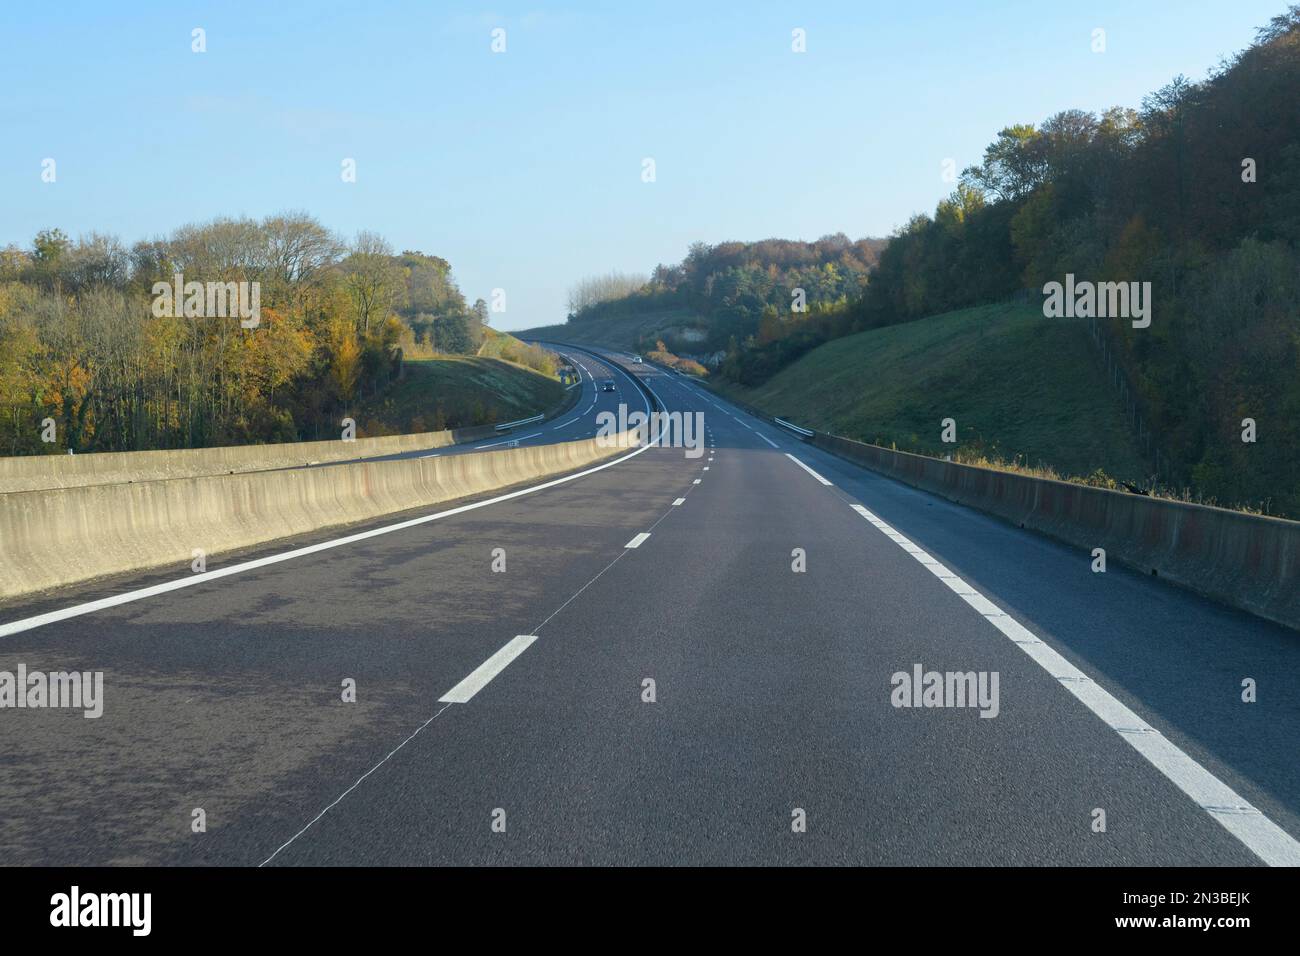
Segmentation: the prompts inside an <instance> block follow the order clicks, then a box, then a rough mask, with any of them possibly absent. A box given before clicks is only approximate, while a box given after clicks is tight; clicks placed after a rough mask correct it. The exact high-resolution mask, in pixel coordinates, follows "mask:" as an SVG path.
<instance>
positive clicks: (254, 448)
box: [0, 425, 495, 493]
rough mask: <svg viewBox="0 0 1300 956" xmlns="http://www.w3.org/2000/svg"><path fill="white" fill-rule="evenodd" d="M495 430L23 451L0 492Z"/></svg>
mask: <svg viewBox="0 0 1300 956" xmlns="http://www.w3.org/2000/svg"><path fill="white" fill-rule="evenodd" d="M492 434H495V432H494V430H493V428H492V426H491V425H484V426H482V427H479V428H461V429H455V430H450V431H440V432H419V433H417V434H413V435H388V436H384V437H382V438H358V439H357V440H355V441H342V440H337V439H336V440H334V441H305V442H282V443H277V444H270V445H233V446H226V447H220V448H181V449H175V450H171V451H110V452H95V453H92V454H86V455H24V456H18V457H10V458H0V493H7V492H13V491H35V490H38V489H41V488H76V487H80V486H82V485H100V484H111V483H113V482H125V481H158V480H161V479H166V478H198V477H201V476H204V475H227V474H232V473H234V474H238V473H241V472H248V471H268V470H271V469H274V468H301V467H304V466H306V465H311V464H323V463H326V462H336V461H350V460H353V459H358V458H379V457H382V456H384V455H396V454H400V453H402V452H407V451H419V450H423V449H428V448H444V447H446V446H448V445H455V444H459V443H460V442H466V441H474V440H476V439H478V438H483V437H486V436H488V435H492Z"/></svg>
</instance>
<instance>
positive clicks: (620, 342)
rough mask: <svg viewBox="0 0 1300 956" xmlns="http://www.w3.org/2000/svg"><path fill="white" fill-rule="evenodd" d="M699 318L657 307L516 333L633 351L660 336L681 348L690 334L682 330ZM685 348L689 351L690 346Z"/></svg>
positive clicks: (681, 310) (548, 340)
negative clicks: (684, 339)
mask: <svg viewBox="0 0 1300 956" xmlns="http://www.w3.org/2000/svg"><path fill="white" fill-rule="evenodd" d="M699 321H700V320H699V318H698V317H697V316H695V315H694V314H693V313H691V312H689V311H687V310H685V309H658V310H653V311H647V312H632V313H629V314H626V315H608V316H603V317H602V318H600V319H599V320H594V321H587V322H565V323H562V324H560V325H543V326H539V327H537V328H535V329H526V330H524V331H522V332H517V333H515V334H516V335H519V336H521V337H523V338H528V339H538V340H541V341H543V342H572V343H574V344H575V345H599V346H602V347H604V348H610V349H621V350H624V351H629V352H633V351H637V350H639V349H641V348H642V346H643V343H645V342H647V341H653V340H655V339H660V338H662V339H665V340H666V341H671V342H672V344H673V345H675V346H676V347H678V348H682V347H683V346H682V340H683V338H685V337H689V336H690V335H691V333H690V332H686V334H685V336H683V334H682V332H683V330H688V329H693V328H696V327H697V325H698V323H699ZM685 351H689V348H686V349H685Z"/></svg>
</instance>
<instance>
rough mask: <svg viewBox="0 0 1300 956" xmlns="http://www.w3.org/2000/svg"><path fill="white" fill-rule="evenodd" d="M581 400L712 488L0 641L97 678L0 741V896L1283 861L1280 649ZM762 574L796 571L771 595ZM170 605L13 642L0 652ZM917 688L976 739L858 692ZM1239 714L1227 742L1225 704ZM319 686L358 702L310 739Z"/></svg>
mask: <svg viewBox="0 0 1300 956" xmlns="http://www.w3.org/2000/svg"><path fill="white" fill-rule="evenodd" d="M581 361H582V362H584V363H586V364H587V365H588V370H589V371H590V372H591V373H592V374H593V375H594V377H596V378H600V377H602V376H603V375H604V373H603V372H601V371H598V370H597V369H596V366H597V365H598V364H600V363H601V362H602V360H597V359H592V358H589V357H586V356H584V357H583V358H582V359H581ZM603 361H609V362H611V363H612V364H613V365H614V366H616V368H617V373H616V374H617V376H618V379H619V382H620V393H619V395H618V396H616V398H619V399H621V400H625V401H629V404H631V400H632V399H633V398H634V397H635V396H637V395H638V390H637V389H636V388H635V386H634V384H633V382H632V378H631V376H632V375H639V376H643V377H644V379H645V381H646V382H647V384H648V385H649V386H650V387H651V388H652V389H653V390H654V392H655V393H656V394H657V395H658V396H659V397H660V399H661V400H662V402H663V403H664V405H665V406H666V407H667V408H669V409H671V410H676V411H686V412H693V411H702V412H703V413H704V415H705V422H706V426H707V431H706V435H707V441H706V444H707V453H706V454H704V455H703V456H702V457H699V458H691V457H688V456H687V455H686V454H684V451H683V450H682V449H680V448H662V447H654V448H650V449H648V450H646V451H644V452H641V453H638V454H633V455H628V456H626V457H623V458H620V459H619V460H617V461H616V463H613V464H609V465H608V466H606V467H601V468H598V469H595V470H593V471H591V473H589V474H586V475H585V476H584V477H581V478H579V479H576V480H573V481H569V482H564V483H561V484H558V485H554V486H552V487H548V488H546V489H544V490H541V491H538V492H536V493H534V494H527V495H523V496H520V497H514V498H511V499H509V500H506V501H500V502H497V503H493V504H487V505H485V506H483V507H479V508H475V509H472V510H465V511H460V512H458V513H455V514H452V515H448V516H447V517H444V518H441V519H438V520H435V521H430V522H427V523H424V524H420V525H418V526H415V527H410V528H406V529H404V530H400V531H395V532H392V533H389V534H382V535H378V536H375V537H371V538H368V539H366V540H364V541H361V542H357V543H355V544H350V545H346V546H342V547H336V548H331V549H327V550H323V551H319V552H317V553H314V554H310V555H307V556H304V557H301V558H295V559H293V560H289V561H285V562H282V563H278V564H273V565H269V566H264V567H259V568H255V569H250V570H247V571H243V572H241V573H238V574H233V575H231V576H228V577H225V578H222V579H219V580H214V581H211V582H208V583H204V584H201V585H198V586H194V587H189V588H184V589H181V590H178V591H174V592H170V593H167V594H162V595H157V596H152V597H142V598H140V599H139V600H132V601H128V602H126V603H123V604H120V605H117V606H114V607H111V608H107V609H103V610H99V611H95V612H92V613H85V614H79V615H77V616H73V617H68V618H67V619H64V620H60V621H57V622H54V623H50V624H46V625H44V626H38V627H28V628H25V629H22V628H14V627H10V628H9V630H10V631H13V633H8V634H7V635H6V636H3V637H0V670H10V671H12V670H14V669H16V667H17V665H18V664H19V662H22V663H24V664H26V666H27V667H28V668H29V669H43V670H47V671H48V670H57V669H66V668H77V669H85V670H103V671H104V672H105V698H106V700H105V709H104V716H103V717H102V718H100V719H98V720H86V719H84V718H83V717H82V716H81V715H80V713H76V712H67V711H52V710H22V711H17V710H8V711H3V712H0V767H2V768H3V769H2V770H0V848H2V850H0V852H2V855H3V860H4V862H5V863H9V864H17V863H52V864H82V863H86V864H103V863H135V862H161V863H179V864H218V863H220V864H235V865H249V866H255V865H258V864H261V863H264V862H268V861H269V863H270V865H302V864H404V865H405V864H444V863H446V864H511V863H516V864H517V863H529V864H532V863H559V864H577V863H598V864H607V863H615V864H641V863H655V864H700V863H724V864H729V863H765V864H767V863H772V864H905V865H906V864H937V863H946V864H1032V865H1073V864H1136V865H1183V864H1246V865H1250V864H1257V863H1260V862H1262V860H1261V857H1265V858H1269V859H1272V860H1273V861H1274V862H1278V861H1281V862H1285V861H1287V860H1288V859H1289V858H1290V857H1288V854H1294V853H1295V852H1296V848H1297V846H1298V845H1297V843H1296V837H1298V836H1300V760H1297V740H1300V734H1297V730H1298V729H1300V703H1298V702H1300V640H1297V637H1296V635H1294V634H1293V633H1291V632H1288V631H1286V630H1284V629H1282V628H1279V627H1275V626H1273V625H1269V624H1266V623H1264V622H1261V621H1259V620H1257V619H1254V618H1252V617H1249V616H1247V615H1244V614H1240V613H1237V612H1234V611H1231V610H1228V609H1226V608H1223V607H1219V606H1217V605H1214V604H1211V603H1209V602H1207V601H1203V600H1201V599H1199V598H1197V597H1195V596H1193V595H1190V594H1188V593H1186V592H1183V591H1180V590H1178V589H1175V588H1172V587H1169V586H1167V585H1165V584H1163V583H1161V582H1159V581H1155V580H1151V579H1148V578H1145V577H1142V576H1139V575H1135V574H1132V573H1129V572H1126V571H1124V570H1122V569H1118V568H1114V567H1112V568H1111V570H1110V571H1108V572H1107V573H1106V574H1104V575H1103V574H1093V573H1092V572H1091V570H1090V567H1089V565H1090V556H1089V555H1086V554H1081V553H1078V552H1077V551H1074V550H1071V549H1068V548H1065V547H1063V546H1061V545H1058V544H1055V543H1053V542H1051V541H1048V540H1047V539H1045V538H1041V537H1039V536H1037V535H1034V534H1032V533H1029V532H1025V531H1023V530H1020V529H1017V528H1014V527H1012V526H1010V525H1008V524H1005V523H1003V522H1000V521H998V520H995V519H993V518H989V517H986V516H983V515H980V514H978V513H976V512H973V511H970V510H967V509H963V508H960V507H957V506H955V505H952V504H949V503H947V502H945V501H943V500H941V499H938V498H935V497H933V496H930V495H927V494H924V493H921V492H918V491H915V490H913V489H910V488H907V487H905V486H903V485H900V484H897V483H895V482H893V481H890V480H888V479H885V478H882V477H880V476H877V475H874V474H872V473H870V472H867V471H864V470H862V469H860V468H858V467H856V466H854V465H851V464H849V463H847V462H844V461H842V460H839V459H837V458H834V457H832V456H830V455H828V454H826V453H824V452H821V451H820V450H817V449H814V448H811V447H809V446H806V445H804V444H803V443H802V442H800V441H798V440H797V439H796V438H794V437H793V436H790V435H788V434H785V433H783V432H782V431H781V430H780V429H778V428H775V427H773V426H771V425H769V424H765V423H763V422H760V421H757V420H755V419H753V418H751V417H749V416H747V415H746V414H744V413H742V412H740V411H738V410H736V409H734V408H732V407H730V406H728V405H726V404H725V403H722V402H720V401H719V400H717V399H716V398H713V397H712V396H709V395H707V394H705V393H704V392H703V391H702V390H701V389H699V388H698V387H696V386H694V385H693V384H690V383H688V382H685V381H683V380H681V379H679V378H677V377H676V376H671V375H666V374H663V373H661V372H659V371H657V370H655V369H651V368H648V367H645V366H632V365H627V366H626V367H624V366H623V365H622V364H621V363H620V362H619V361H618V360H617V359H616V358H614V357H612V356H608V357H607V358H606V359H604V360H603ZM583 387H584V400H583V401H582V402H580V404H579V405H578V406H577V407H576V412H575V413H582V414H580V415H579V421H577V422H572V423H568V424H564V423H565V422H566V421H567V419H563V418H562V419H560V421H559V422H557V423H555V427H554V428H552V429H550V430H549V431H548V432H547V433H545V434H544V435H543V436H540V437H539V438H538V439H536V440H547V439H548V438H552V439H560V438H566V439H567V438H576V437H581V436H582V435H584V434H591V433H594V415H595V414H596V413H597V412H598V411H599V410H601V409H602V408H603V407H605V406H604V405H603V404H602V403H604V402H606V399H603V398H601V396H599V395H596V394H595V393H593V395H590V396H589V395H586V394H585V390H586V389H589V388H590V382H589V381H588V379H587V377H586V376H585V375H584V386H583ZM593 396H594V397H595V398H596V399H597V401H596V403H595V404H594V405H592V407H588V402H589V400H590V398H591V397H593ZM635 400H636V401H637V402H638V403H639V402H640V399H639V398H636V399H635ZM637 407H641V406H639V405H638V406H637ZM547 424H548V425H549V424H550V423H547ZM458 453H463V452H458ZM490 498H491V496H484V499H478V500H488V499H490ZM855 505H856V506H857V508H856V509H855V507H854V506H855ZM858 509H865V511H866V512H867V513H868V514H869V516H870V517H867V516H864V514H863V513H862V511H861V510H858ZM395 520H396V519H388V520H386V521H380V522H375V523H374V524H372V525H370V526H368V527H376V528H377V527H383V526H385V525H389V524H393V523H394V521H395ZM645 535H648V537H644V536H645ZM331 537H337V534H336V533H335V534H333V535H331V534H330V533H324V534H321V535H317V536H314V537H308V538H305V539H295V541H294V542H280V543H277V544H275V545H273V546H269V547H265V548H260V549H257V550H255V551H252V552H249V554H248V555H242V556H235V557H232V558H230V559H228V560H227V562H226V563H227V564H229V563H232V562H235V561H238V560H240V559H242V558H246V557H248V556H250V555H252V556H257V555H264V554H274V553H276V552H278V551H283V550H286V549H288V548H289V547H290V546H291V544H298V543H300V542H301V541H317V540H327V539H329V538H331ZM633 542H637V546H635V547H629V546H628V545H629V544H632V543H633ZM796 548H799V549H803V550H804V552H805V554H806V571H803V572H795V571H793V570H792V562H793V561H794V560H795V559H794V558H793V557H792V551H793V550H794V549H796ZM495 549H503V550H504V554H505V559H506V570H505V571H504V572H503V573H494V572H493V571H492V562H493V559H494V550H495ZM919 552H923V553H919ZM497 553H498V554H499V553H500V552H497ZM926 556H928V557H929V561H928V563H927V562H926V561H925V557H926ZM936 562H938V563H941V565H942V568H946V569H948V573H947V575H946V576H939V575H938V574H936V571H935V568H936V567H937V566H938V565H937V564H936ZM214 566H218V565H216V564H215V563H213V564H210V567H214ZM177 573H180V572H177ZM172 576H174V575H173V574H155V575H133V576H126V577H123V578H119V579H116V580H112V581H107V582H101V583H97V584H96V585H95V586H93V587H82V588H75V589H70V590H66V591H64V592H61V593H57V594H50V595H45V596H43V597H42V599H41V600H39V601H28V602H25V603H23V604H21V605H13V604H11V605H9V606H7V607H6V608H4V610H3V613H2V614H0V622H8V623H9V624H10V625H12V624H13V623H14V622H16V621H20V620H25V619H27V618H29V617H31V616H32V615H36V614H39V613H42V612H45V611H51V610H57V609H60V608H68V607H72V606H75V605H79V604H80V603H82V602H87V601H90V600H93V599H95V598H99V597H103V596H106V595H112V594H119V593H124V592H129V591H132V590H133V589H138V588H142V587H145V586H147V585H149V584H151V583H156V582H158V581H162V580H167V579H168V578H169V577H172ZM954 582H957V583H956V585H955V584H954ZM963 583H964V585H966V586H965V587H962V586H960V585H962V584H963ZM981 602H982V603H981ZM998 612H1005V613H1004V614H1002V615H1001V618H999V613H998ZM1013 625H1014V626H1013ZM1016 626H1018V627H1019V628H1020V629H1021V630H1019V631H1018V630H1016ZM2 632H3V629H0V633H2ZM1008 632H1009V633H1011V634H1013V635H1014V634H1021V635H1022V640H1023V641H1035V640H1041V641H1042V642H1043V643H1042V644H1032V643H1031V644H1025V643H1017V642H1016V641H1014V640H1013V639H1012V638H1011V637H1009V636H1008ZM520 635H527V636H528V638H519V636H520ZM529 638H535V639H534V640H530V639H529ZM1053 652H1054V653H1053ZM1040 661H1046V662H1048V665H1050V666H1048V665H1045V664H1043V663H1040ZM1053 661H1055V662H1057V663H1055V664H1053V663H1052V662H1053ZM1061 662H1063V663H1061ZM918 664H919V665H921V666H922V667H923V669H924V670H938V671H955V672H965V671H975V672H990V673H991V672H996V673H997V674H998V679H999V684H998V687H999V696H998V713H997V716H996V717H994V718H991V719H988V718H982V717H980V714H979V711H978V710H977V709H972V708H957V707H952V708H928V709H927V708H901V707H894V706H892V704H891V691H892V690H893V688H892V686H891V676H892V675H893V674H895V673H896V672H905V673H910V672H911V671H912V669H913V667H914V666H915V665H918ZM1053 667H1055V670H1054V671H1053V669H1052V668H1053ZM1080 675H1082V676H1084V677H1086V678H1088V679H1089V680H1086V681H1078V680H1077V679H1076V678H1077V677H1078V676H1080ZM1246 677H1251V678H1254V679H1255V680H1256V681H1258V688H1259V690H1258V696H1259V699H1258V702H1257V703H1254V704H1245V703H1242V702H1241V696H1240V695H1241V681H1242V679H1243V678H1246ZM1062 678H1063V679H1062ZM348 679H350V680H354V681H355V682H356V688H357V701H356V702H355V703H344V702H343V701H342V700H341V695H342V685H343V682H344V681H345V680H348ZM647 679H649V680H653V681H654V692H655V698H656V699H655V702H653V703H647V702H645V701H644V700H643V696H644V695H645V693H646V691H645V686H646V685H645V683H644V682H645V681H646V680H647ZM1072 680H1073V684H1072V683H1071V682H1072ZM1079 695H1083V697H1084V699H1087V700H1089V701H1091V702H1092V707H1091V709H1090V707H1088V706H1085V704H1084V703H1083V702H1082V701H1081V699H1080V696H1079ZM448 701H451V702H448ZM1112 703H1113V704H1114V705H1115V706H1114V707H1111V704H1112ZM1108 707H1109V708H1111V709H1110V710H1109V711H1107V710H1106V708H1108ZM1124 708H1128V709H1129V710H1128V711H1125V710H1124ZM1099 709H1100V711H1101V712H1102V716H1099ZM1129 712H1131V713H1129ZM1116 714H1120V715H1127V716H1124V720H1129V721H1131V722H1132V726H1128V727H1124V726H1118V725H1117V719H1118V718H1116V717H1115V715H1116ZM1107 715H1109V718H1107ZM1104 718H1105V719H1104ZM1139 747H1142V748H1145V752H1147V753H1150V754H1152V757H1151V759H1148V757H1146V756H1144V755H1143V753H1142V752H1139V749H1138V748H1139ZM1153 761H1154V762H1153ZM1158 766H1162V767H1164V768H1165V769H1166V770H1167V771H1168V773H1166V772H1162V770H1161V769H1158ZM1198 773H1199V774H1200V775H1199V776H1198V775H1197V774H1198ZM1170 774H1172V779H1171V776H1170ZM1189 774H1190V776H1189ZM1207 781H1209V782H1210V785H1209V786H1210V789H1207V790H1203V791H1202V792H1199V793H1196V792H1195V788H1196V787H1197V786H1201V785H1204V784H1206V783H1207ZM1180 784H1181V785H1180ZM1216 787H1217V788H1218V789H1216ZM1189 788H1191V789H1192V790H1193V791H1194V796H1195V798H1194V796H1189V793H1188V789H1189ZM1225 795H1226V796H1225ZM1216 800H1224V801H1226V803H1224V805H1219V804H1218V803H1216V802H1215V801H1216ZM199 808H201V809H202V810H203V811H204V815H205V819H206V832H202V833H195V832H193V827H192V820H193V819H194V811H195V810H196V809H199ZM1098 808H1100V809H1103V810H1104V811H1105V820H1106V831H1105V832H1104V833H1097V832H1094V831H1093V826H1094V820H1095V819H1096V817H1095V814H1094V811H1095V810H1096V809H1098ZM799 810H802V811H803V812H804V813H805V814H806V823H807V828H806V832H802V833H797V832H793V830H792V825H791V823H792V819H793V816H792V815H797V811H799ZM494 821H495V822H497V823H498V825H499V824H500V823H501V822H504V832H495V831H494V828H493V824H494Z"/></svg>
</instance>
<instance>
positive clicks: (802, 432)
mask: <svg viewBox="0 0 1300 956" xmlns="http://www.w3.org/2000/svg"><path fill="white" fill-rule="evenodd" d="M772 421H774V422H776V423H777V424H778V425H780V426H781V427H782V428H788V429H790V431H792V432H794V433H795V434H796V435H802V436H803V437H804V438H812V437H813V436H814V435H816V434H817V433H816V432H813V431H809V430H808V429H806V428H800V427H799V426H798V425H796V424H794V423H793V422H787V421H786V420H785V419H784V418H777V417H776V416H773V417H772Z"/></svg>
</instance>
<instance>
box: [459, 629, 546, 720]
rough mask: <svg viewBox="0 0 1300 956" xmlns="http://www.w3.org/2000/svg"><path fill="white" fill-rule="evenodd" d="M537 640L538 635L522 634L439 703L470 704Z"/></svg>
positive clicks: (473, 671) (475, 669)
mask: <svg viewBox="0 0 1300 956" xmlns="http://www.w3.org/2000/svg"><path fill="white" fill-rule="evenodd" d="M535 640H537V635H536V634H520V635H518V636H517V637H515V638H513V639H512V640H511V641H510V642H509V643H507V644H506V645H505V646H504V647H502V648H501V649H500V650H498V651H497V652H496V653H495V654H493V655H492V656H491V657H489V658H488V659H487V660H485V661H484V662H483V663H482V664H480V665H479V666H478V667H476V668H474V669H473V670H472V671H470V673H469V676H468V677H466V678H465V679H464V680H462V681H461V682H460V683H459V684H457V685H456V686H455V687H453V688H452V689H451V690H449V691H447V693H445V694H443V695H442V696H441V697H439V698H438V703H440V704H467V703H469V700H470V698H471V697H473V696H474V695H475V694H477V693H478V692H479V691H481V690H482V689H483V688H484V687H486V686H487V685H488V682H489V681H490V680H492V678H494V677H496V676H497V675H498V674H500V673H501V672H502V671H503V670H505V669H506V667H508V666H509V664H510V662H511V661H513V660H514V659H515V658H516V657H518V656H519V655H520V654H522V653H523V652H524V651H526V650H528V645H530V644H532V643H533V641H535Z"/></svg>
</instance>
